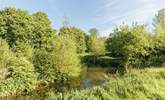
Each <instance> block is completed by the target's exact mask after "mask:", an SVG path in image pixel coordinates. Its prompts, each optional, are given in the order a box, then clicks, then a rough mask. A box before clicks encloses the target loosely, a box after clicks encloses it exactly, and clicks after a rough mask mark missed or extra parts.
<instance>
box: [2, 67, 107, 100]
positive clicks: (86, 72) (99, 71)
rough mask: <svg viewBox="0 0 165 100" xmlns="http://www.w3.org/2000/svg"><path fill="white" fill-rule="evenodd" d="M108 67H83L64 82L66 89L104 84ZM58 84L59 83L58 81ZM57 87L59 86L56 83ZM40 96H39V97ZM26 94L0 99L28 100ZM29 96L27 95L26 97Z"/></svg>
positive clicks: (79, 88)
mask: <svg viewBox="0 0 165 100" xmlns="http://www.w3.org/2000/svg"><path fill="white" fill-rule="evenodd" d="M108 71H109V69H108V68H101V67H91V68H84V69H83V71H82V73H81V75H80V77H79V78H77V79H74V80H72V81H70V82H69V83H67V84H65V86H66V87H67V88H66V90H68V87H69V88H70V89H78V90H81V89H87V88H91V87H94V86H98V85H104V84H106V83H107V82H108V81H109V79H110V77H109V76H108ZM59 84H60V83H59ZM57 87H60V86H58V85H57ZM40 97H41V96H39V98H40ZM25 98H27V97H26V96H18V97H16V98H15V97H14V98H13V97H6V98H3V99H1V100H29V99H25ZM28 98H29V97H28ZM30 98H36V97H34V96H30ZM37 98H38V97H37Z"/></svg>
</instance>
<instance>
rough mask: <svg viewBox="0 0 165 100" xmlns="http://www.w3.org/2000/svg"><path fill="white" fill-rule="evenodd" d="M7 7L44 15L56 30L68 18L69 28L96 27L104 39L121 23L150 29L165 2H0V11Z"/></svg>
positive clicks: (43, 0) (93, 0)
mask: <svg viewBox="0 0 165 100" xmlns="http://www.w3.org/2000/svg"><path fill="white" fill-rule="evenodd" d="M5 7H16V8H22V9H24V10H27V11H29V12H30V13H35V12H37V11H44V12H45V13H47V14H48V16H49V18H50V20H51V21H52V26H53V27H54V28H55V29H56V30H59V28H60V27H61V26H62V22H63V17H64V16H67V18H68V20H69V23H70V25H73V26H77V27H79V28H81V29H83V30H84V31H86V32H87V31H88V30H89V29H90V28H93V27H96V28H98V29H99V30H100V34H101V35H102V36H107V35H109V33H110V32H111V31H112V29H113V28H114V27H115V26H117V25H120V24H121V23H122V22H124V23H127V24H131V23H132V22H135V21H137V22H139V23H144V24H147V25H149V27H148V28H150V29H151V24H152V18H153V17H154V15H155V14H156V13H157V11H158V10H160V9H161V8H165V0H0V9H2V8H5Z"/></svg>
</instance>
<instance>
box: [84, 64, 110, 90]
mask: <svg viewBox="0 0 165 100" xmlns="http://www.w3.org/2000/svg"><path fill="white" fill-rule="evenodd" d="M81 80H82V82H81V88H83V89H84V88H91V87H93V86H97V85H103V84H105V83H106V82H108V80H109V76H108V69H107V68H95V67H92V68H87V71H86V73H85V75H84V76H83V77H82V79H81Z"/></svg>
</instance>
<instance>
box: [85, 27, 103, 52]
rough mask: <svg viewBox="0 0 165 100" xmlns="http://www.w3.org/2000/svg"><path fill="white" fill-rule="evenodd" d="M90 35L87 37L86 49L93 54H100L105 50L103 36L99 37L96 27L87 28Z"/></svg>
mask: <svg viewBox="0 0 165 100" xmlns="http://www.w3.org/2000/svg"><path fill="white" fill-rule="evenodd" d="M89 32H90V36H89V37H88V41H87V45H88V51H89V52H91V53H93V54H94V55H100V54H103V53H104V52H105V41H104V38H101V37H99V32H98V30H97V29H96V28H92V29H90V30H89Z"/></svg>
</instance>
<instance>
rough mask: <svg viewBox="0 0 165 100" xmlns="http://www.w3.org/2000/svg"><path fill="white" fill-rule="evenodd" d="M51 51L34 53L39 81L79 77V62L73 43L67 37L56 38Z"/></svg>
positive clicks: (42, 50)
mask: <svg viewBox="0 0 165 100" xmlns="http://www.w3.org/2000/svg"><path fill="white" fill-rule="evenodd" d="M52 48H53V49H52V51H49V52H47V51H45V50H44V49H41V50H38V51H36V52H35V57H34V64H35V67H36V70H37V72H38V73H39V79H41V80H46V81H47V82H54V80H66V79H69V78H71V77H76V76H78V75H79V73H80V71H81V68H80V61H79V58H78V54H77V53H76V46H75V43H74V42H73V41H72V40H71V39H70V38H68V37H63V36H60V37H57V38H56V39H55V41H54V43H53V44H52Z"/></svg>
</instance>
